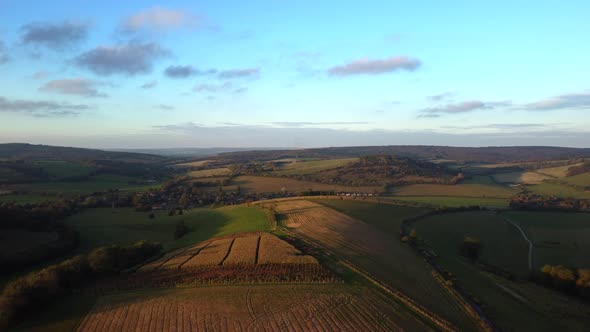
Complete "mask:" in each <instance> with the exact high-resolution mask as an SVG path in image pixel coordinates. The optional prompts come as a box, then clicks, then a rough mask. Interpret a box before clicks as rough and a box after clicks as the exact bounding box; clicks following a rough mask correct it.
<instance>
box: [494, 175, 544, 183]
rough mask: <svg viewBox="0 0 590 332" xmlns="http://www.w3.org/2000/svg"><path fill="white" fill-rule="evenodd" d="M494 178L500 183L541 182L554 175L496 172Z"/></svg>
mask: <svg viewBox="0 0 590 332" xmlns="http://www.w3.org/2000/svg"><path fill="white" fill-rule="evenodd" d="M493 176H494V179H495V180H496V181H497V182H500V183H528V184H539V183H543V181H545V180H549V179H552V178H553V177H552V176H549V175H546V174H541V173H538V172H510V173H497V174H494V175H493Z"/></svg>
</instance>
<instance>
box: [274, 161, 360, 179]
mask: <svg viewBox="0 0 590 332" xmlns="http://www.w3.org/2000/svg"><path fill="white" fill-rule="evenodd" d="M357 160H358V158H347V159H327V160H314V161H291V162H289V163H288V164H286V165H284V166H283V167H281V169H279V170H277V171H274V172H273V174H275V175H303V174H311V173H317V172H321V171H325V170H329V169H333V168H337V167H341V166H345V165H347V164H349V163H352V162H355V161H357Z"/></svg>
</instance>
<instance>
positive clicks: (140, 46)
mask: <svg viewBox="0 0 590 332" xmlns="http://www.w3.org/2000/svg"><path fill="white" fill-rule="evenodd" d="M169 55H170V52H169V51H168V50H166V49H164V48H162V47H161V46H160V45H159V44H157V43H134V42H130V43H127V44H120V45H108V46H99V47H96V48H94V49H91V50H89V51H87V52H85V53H82V54H80V55H79V56H78V57H76V58H75V59H74V63H75V64H77V65H78V66H79V67H82V68H86V69H88V70H90V71H92V72H94V73H95V74H97V75H112V74H123V75H128V76H133V75H139V74H147V73H150V72H151V71H152V66H153V63H154V62H155V61H156V60H159V59H161V58H165V57H168V56H169Z"/></svg>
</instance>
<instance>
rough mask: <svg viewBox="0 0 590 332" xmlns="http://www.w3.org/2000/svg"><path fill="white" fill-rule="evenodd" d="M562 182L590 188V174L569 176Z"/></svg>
mask: <svg viewBox="0 0 590 332" xmlns="http://www.w3.org/2000/svg"><path fill="white" fill-rule="evenodd" d="M560 181H563V182H565V183H567V184H570V185H574V186H582V187H590V173H583V174H578V175H574V176H568V177H565V178H563V179H560Z"/></svg>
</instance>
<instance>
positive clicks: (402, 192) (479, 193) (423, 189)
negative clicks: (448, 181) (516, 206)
mask: <svg viewBox="0 0 590 332" xmlns="http://www.w3.org/2000/svg"><path fill="white" fill-rule="evenodd" d="M517 193H518V190H517V189H514V188H510V187H506V186H500V185H486V184H456V185H444V184H413V185H409V186H401V187H394V188H393V189H392V194H394V195H396V196H397V195H399V196H453V197H493V198H509V197H512V196H514V195H515V194H517Z"/></svg>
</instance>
